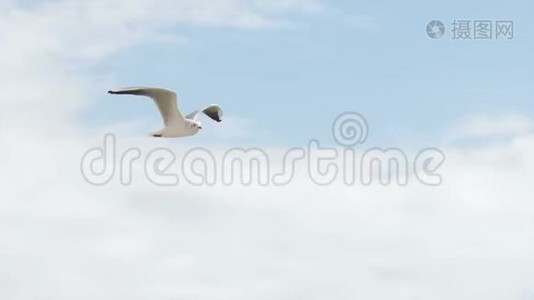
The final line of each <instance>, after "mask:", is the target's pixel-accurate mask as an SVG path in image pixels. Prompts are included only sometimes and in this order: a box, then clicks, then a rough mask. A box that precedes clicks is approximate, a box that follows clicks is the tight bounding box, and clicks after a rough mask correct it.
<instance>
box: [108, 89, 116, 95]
mask: <svg viewBox="0 0 534 300" xmlns="http://www.w3.org/2000/svg"><path fill="white" fill-rule="evenodd" d="M108 94H116V93H115V92H114V91H111V90H109V91H108Z"/></svg>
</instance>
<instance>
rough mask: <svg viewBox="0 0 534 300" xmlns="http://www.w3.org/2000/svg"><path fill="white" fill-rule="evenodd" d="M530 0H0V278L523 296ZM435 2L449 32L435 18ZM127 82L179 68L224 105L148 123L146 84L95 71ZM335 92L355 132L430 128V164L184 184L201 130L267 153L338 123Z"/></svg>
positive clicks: (187, 84)
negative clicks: (506, 34) (393, 173)
mask: <svg viewBox="0 0 534 300" xmlns="http://www.w3.org/2000/svg"><path fill="white" fill-rule="evenodd" d="M488 3H489V1H488ZM533 8H534V3H533V2H532V1H506V2H505V1H492V2H491V4H486V3H485V2H483V1H469V2H462V1H447V2H445V1H443V2H423V1H421V2H410V3H406V2H403V3H400V2H398V3H397V1H389V3H388V2H385V1H367V2H364V1H331V2H326V1H321V0H92V1H76V0H54V1H48V2H47V1H42V2H37V1H33V0H30V1H26V0H24V1H18V0H3V1H0V54H1V55H0V70H2V72H0V83H1V84H2V86H1V88H0V99H1V101H0V181H2V182H3V183H4V184H3V185H2V188H1V189H0V236H1V237H2V239H0V266H2V268H1V269H0V298H1V299H10V300H11V299H13V300H19V299H20V300H24V299H57V300H63V299H66V300H70V299H91V300H92V299H128V300H132V299H133V300H136V299H210V300H213V299H216V300H217V299H221V300H226V299H236V300H241V299H247V300H248V299H266V300H267V299H307V300H315V299H318V300H323V299H336V300H337V299H378V300H381V299H431V300H433V299H460V300H461V299H469V300H472V299H484V300H497V299H498V300H500V299H514V300H515V299H517V300H525V299H534V297H533V295H534V290H533V287H534V282H533V279H534V267H533V266H534V240H533V239H532V230H531V229H532V228H534V217H533V216H534V190H533V189H532V187H531V186H532V178H534V156H533V155H532V152H533V149H534V118H532V113H533V104H532V99H533V97H532V96H533V95H534V91H533V87H532V82H533V79H534V74H533V72H534V68H533V67H534V58H533V54H534V48H533V47H534V41H533V36H534V34H533V33H534V32H532V31H531V30H532V29H533V28H534V26H533V25H534V20H533V18H532V16H533V13H534V9H533ZM432 19H440V20H442V21H443V22H444V23H445V25H446V26H447V35H446V36H445V37H444V38H443V39H441V40H431V39H429V38H428V37H427V36H426V34H425V27H426V24H427V22H428V21H430V20H432ZM454 19H468V20H477V19H489V20H513V21H514V22H515V32H514V33H515V38H514V39H513V40H510V41H502V40H501V41H496V40H490V41H455V40H451V39H450V29H451V28H450V25H451V23H452V21H453V20H454ZM275 25H278V26H275ZM154 40H158V42H154ZM137 84H143V85H157V86H164V87H168V88H172V89H176V90H177V91H178V92H179V93H180V95H181V98H182V101H181V102H182V103H181V107H182V111H183V112H184V113H187V112H189V111H191V110H193V109H196V108H197V107H199V106H202V105H205V104H207V103H212V102H217V103H219V104H221V105H222V106H223V108H224V110H225V116H226V120H225V121H224V122H223V123H220V124H219V123H216V122H211V121H210V120H209V119H207V118H206V119H205V120H204V128H205V129H203V132H202V133H201V134H198V135H196V136H194V137H191V138H184V139H153V138H150V137H148V136H147V134H148V133H149V132H152V131H155V130H157V129H159V128H161V126H162V124H161V121H160V118H159V116H158V113H157V110H156V108H155V105H154V104H153V103H151V101H149V100H147V99H143V98H141V97H133V96H132V97H129V96H124V97H118V96H117V97H112V96H110V95H108V94H107V93H106V91H107V90H108V89H112V88H116V87H120V86H126V85H137ZM347 110H350V111H358V112H360V113H361V114H363V115H364V116H366V117H367V119H368V121H369V124H370V126H371V131H370V138H371V139H370V140H369V141H368V143H367V144H366V146H367V147H366V148H371V147H372V146H373V145H379V146H386V147H387V146H396V145H402V147H400V148H401V149H402V150H404V152H405V153H406V154H407V155H408V157H409V160H410V161H412V158H414V156H415V154H416V153H417V152H418V150H419V148H420V147H426V146H433V145H434V144H437V145H438V146H439V149H440V150H442V152H443V153H444V154H445V155H446V161H445V163H444V164H443V165H442V167H440V169H439V174H440V175H441V176H442V179H443V181H442V184H441V185H439V186H427V185H424V184H423V183H422V182H419V181H418V180H416V178H414V177H413V176H412V174H411V173H412V172H411V171H410V183H409V184H408V185H407V186H402V187H400V186H396V185H390V186H383V185H380V184H378V183H377V184H376V185H371V186H364V185H363V184H356V185H348V184H344V182H342V180H341V177H338V179H339V180H337V181H336V182H334V183H333V184H332V185H328V186H319V185H317V184H316V183H315V182H314V181H313V180H311V179H310V176H309V175H310V171H311V167H310V164H309V162H307V160H306V159H304V160H302V161H299V162H300V164H298V165H297V166H296V168H295V177H294V178H293V180H292V182H291V183H290V184H289V185H287V186H275V185H270V186H262V185H260V184H252V185H250V186H247V185H243V184H239V183H238V182H235V184H233V185H231V186H226V185H225V184H223V182H220V183H219V184H216V185H215V186H196V185H195V186H193V185H191V184H187V182H186V180H185V176H182V172H180V170H181V169H183V166H184V165H185V163H184V161H186V160H185V158H184V157H185V155H186V154H185V153H186V152H188V151H190V150H192V149H193V148H194V147H199V146H200V147H204V148H206V149H209V150H210V152H211V153H213V155H214V156H216V157H217V159H218V160H220V159H223V160H224V157H225V156H226V154H227V153H228V152H227V151H226V150H228V149H230V148H233V147H240V146H243V147H247V146H249V145H254V146H258V147H261V149H263V150H265V151H266V152H267V153H268V154H269V156H270V157H272V160H271V162H272V165H271V166H270V167H269V169H268V170H269V171H272V172H270V173H272V174H275V173H277V172H278V171H279V170H282V167H283V166H282V161H281V160H278V159H277V158H278V157H279V154H281V153H283V152H284V151H283V150H286V149H287V148H285V147H279V146H292V147H295V146H296V147H302V146H305V145H306V143H307V141H308V140H309V139H310V138H316V139H319V140H320V141H321V142H322V143H323V144H326V143H331V144H333V141H332V137H331V133H330V130H331V128H330V126H331V122H332V120H333V119H334V118H335V117H336V116H337V115H338V114H340V113H342V112H344V111H347ZM107 132H111V133H114V134H115V136H116V140H117V147H116V150H117V153H116V154H117V158H118V157H119V156H122V157H125V154H126V153H130V154H132V152H129V150H134V149H138V150H139V151H141V154H142V155H141V157H140V158H139V159H136V160H133V161H131V164H130V163H129V161H127V160H122V159H121V160H118V159H117V160H114V159H113V158H109V159H110V160H108V159H107V158H106V157H100V156H99V153H98V149H102V147H104V144H103V142H104V134H105V133H107ZM240 133H241V134H240ZM214 138H215V139H214ZM494 139H495V140H498V142H496V143H493V141H494ZM488 140H489V141H490V142H488ZM214 141H215V143H214ZM459 141H460V142H459ZM161 148H163V149H161ZM414 148H417V149H415V150H416V151H413V150H414ZM165 149H167V150H169V151H171V152H172V153H176V155H177V159H176V160H175V162H174V164H173V165H172V166H171V167H170V168H169V169H165V170H167V171H170V172H171V173H175V172H176V173H177V174H176V175H179V176H180V183H179V184H178V185H176V186H160V185H158V184H155V182H154V181H153V180H152V176H150V174H151V173H149V171H150V170H147V167H148V168H150V167H153V168H154V171H155V173H158V174H159V173H160V172H158V171H161V172H163V171H164V170H163V169H162V168H160V167H163V166H162V165H161V164H160V163H161V162H162V160H161V159H164V157H161V159H160V157H157V156H154V155H153V154H154V152H155V151H156V150H165ZM102 150H104V149H102ZM108 150H110V151H112V150H111V149H108ZM280 150H282V151H280ZM95 151H96V152H95ZM308 152H309V153H308V157H311V156H312V155H311V154H313V153H311V152H310V151H308ZM87 153H93V154H95V153H96V158H95V160H90V161H89V163H90V165H86V164H84V160H85V159H84V158H85V157H87V156H85V154H87ZM106 153H107V151H106ZM271 154H272V155H271ZM123 155H124V156H123ZM149 158H150V159H149ZM152 158H153V159H152ZM198 158H201V156H199V157H198ZM100 159H101V164H100V163H99V161H100ZM339 160H341V158H340V159H339ZM93 162H96V163H95V166H93V164H92V163H93ZM426 162H428V161H426ZM349 163H350V161H349ZM356 165H358V164H357V163H356ZM99 166H102V168H103V169H104V170H106V171H110V170H111V171H112V173H113V174H112V175H114V176H112V177H113V178H112V180H111V181H110V182H109V184H107V185H104V186H98V187H97V186H94V185H92V183H91V182H90V181H88V180H87V178H86V177H85V176H84V174H85V172H84V171H92V172H96V173H98V174H96V173H95V175H99V174H101V173H100V172H98V171H99V170H98V167H99ZM335 166H339V169H338V170H342V167H343V166H342V165H341V164H336V165H335ZM84 167H89V168H90V169H92V170H88V169H85V168H84ZM93 167H96V168H95V169H93ZM108 167H109V168H110V169H108ZM430 167H431V166H430ZM271 169H272V170H271ZM410 169H411V168H410ZM413 169H414V173H417V172H416V166H414V168H413ZM343 170H344V169H343ZM362 170H363V168H362ZM122 171H125V172H128V171H130V172H131V173H132V182H131V184H129V185H124V184H122V182H121V180H122V179H123V178H122V175H123V173H122ZM223 172H224V167H219V165H216V166H215V168H214V169H210V171H209V173H210V175H211V174H215V175H217V174H218V173H221V174H219V175H222V173H223ZM104 175H105V174H104ZM160 175H161V174H160ZM163 175H164V174H163ZM219 177H222V176H219ZM58 287H61V288H58Z"/></svg>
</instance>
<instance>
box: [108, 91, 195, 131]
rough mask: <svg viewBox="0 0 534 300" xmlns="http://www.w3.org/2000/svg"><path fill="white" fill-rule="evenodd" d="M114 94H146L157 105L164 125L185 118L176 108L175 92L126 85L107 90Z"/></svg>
mask: <svg viewBox="0 0 534 300" xmlns="http://www.w3.org/2000/svg"><path fill="white" fill-rule="evenodd" d="M108 93H109V94H114V95H138V96H147V97H150V98H152V99H153V100H154V102H155V103H156V105H157V106H158V109H159V112H160V114H161V117H162V118H163V123H164V124H165V126H171V125H178V124H182V123H183V122H184V121H185V119H184V117H183V116H182V114H181V113H180V111H179V110H178V96H177V95H176V93H175V92H173V91H171V90H167V89H162V88H155V87H143V86H137V87H127V88H121V89H118V90H112V91H108Z"/></svg>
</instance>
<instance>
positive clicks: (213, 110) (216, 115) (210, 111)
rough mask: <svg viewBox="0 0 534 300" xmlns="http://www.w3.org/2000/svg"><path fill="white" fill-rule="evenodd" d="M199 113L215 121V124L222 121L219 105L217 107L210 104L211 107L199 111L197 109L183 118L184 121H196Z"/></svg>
mask: <svg viewBox="0 0 534 300" xmlns="http://www.w3.org/2000/svg"><path fill="white" fill-rule="evenodd" d="M201 112H203V113H205V114H206V116H208V117H210V118H212V119H213V120H215V121H217V122H220V121H222V120H221V118H222V115H223V111H222V109H221V108H220V107H219V105H217V104H211V105H208V106H207V107H204V108H201V109H197V110H195V111H194V112H192V113H190V114H188V115H187V116H185V118H186V119H192V120H196V119H197V118H198V115H199V114H200V113H201Z"/></svg>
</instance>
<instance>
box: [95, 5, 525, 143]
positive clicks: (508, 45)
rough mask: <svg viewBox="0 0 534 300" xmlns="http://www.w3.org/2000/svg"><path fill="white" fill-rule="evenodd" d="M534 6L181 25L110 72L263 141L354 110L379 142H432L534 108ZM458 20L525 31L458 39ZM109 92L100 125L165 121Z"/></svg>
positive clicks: (374, 8)
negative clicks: (438, 24) (473, 122)
mask: <svg viewBox="0 0 534 300" xmlns="http://www.w3.org/2000/svg"><path fill="white" fill-rule="evenodd" d="M532 11H533V4H532V2H530V1H512V2H509V1H497V2H492V3H491V5H487V4H485V2H484V1H469V2H463V1H447V2H442V3H439V2H438V3H432V5H428V3H424V2H415V1H412V2H410V3H396V2H389V3H387V2H384V1H381V2H376V1H363V2H362V1H358V2H357V3H354V2H353V1H336V2H330V3H328V4H326V6H325V7H324V8H323V9H322V10H321V11H317V12H313V13H309V14H295V15H294V16H291V17H289V19H290V20H291V22H289V23H288V24H284V25H283V26H280V27H278V28H263V29H254V30H252V29H235V28H220V27H217V28H215V27H210V26H201V25H191V26H189V25H183V24H182V25H177V26H175V27H173V28H172V30H171V34H172V35H175V36H176V37H177V38H179V40H180V41H181V42H169V43H166V42H161V43H152V44H143V45H139V46H136V47H134V48H133V49H129V50H128V51H126V52H124V53H118V55H115V56H113V57H111V58H110V59H109V60H106V61H105V62H104V63H102V64H100V65H99V68H102V71H104V72H110V73H113V74H114V75H115V76H116V81H117V82H118V83H119V84H121V85H138V84H141V85H156V86H164V87H168V88H172V89H176V90H177V91H178V92H179V94H180V96H181V107H182V110H183V111H184V112H188V111H191V110H193V109H194V108H196V107H198V106H201V105H203V104H205V103H211V102H216V103H219V104H221V105H222V106H223V108H224V110H225V113H226V115H228V116H230V117H239V118H240V119H248V120H249V121H250V123H246V124H248V126H250V128H248V130H249V131H250V132H258V133H261V134H252V135H249V136H248V137H247V139H246V140H247V141H248V142H252V143H265V142H266V140H268V141H269V142H270V143H273V144H283V145H291V144H294V143H302V142H305V141H306V140H308V139H309V138H311V137H315V138H318V139H320V140H323V141H325V142H328V141H331V138H330V127H329V126H330V122H331V121H332V120H333V119H334V118H335V116H336V115H337V114H339V113H341V112H344V111H358V112H360V113H362V114H363V115H365V117H366V118H367V119H368V121H369V123H370V126H371V135H370V136H371V140H370V141H372V142H374V143H378V144H391V145H395V144H398V143H403V141H402V140H403V139H404V137H406V136H409V137H418V138H420V139H424V140H428V141H429V142H432V139H433V136H435V135H440V134H443V131H444V130H445V129H446V128H448V127H449V126H451V124H452V123H454V122H456V121H457V120H458V119H460V118H462V117H465V116H466V115H470V114H476V113H487V114H492V113H502V112H512V113H515V112H519V113H524V114H530V113H532V111H533V108H534V105H533V104H532V98H533V97H532V96H533V95H534V89H533V85H532V82H533V79H534V74H533V73H534V71H533V70H534V58H533V55H532V54H533V53H534V49H533V47H534V39H533V37H532V36H533V35H532V34H531V32H529V31H530V30H532V28H534V20H533V19H532ZM284 17H285V18H288V17H287V16H284ZM432 19H438V20H442V21H443V23H445V25H446V35H445V37H443V38H442V39H440V40H432V39H429V38H428V37H427V36H426V34H425V26H426V24H427V23H428V21H429V20H432ZM457 19H468V20H513V21H514V25H515V28H514V35H515V37H514V39H513V40H495V39H493V40H478V41H474V40H466V41H462V40H452V39H451V34H452V33H451V29H452V28H451V27H452V25H451V23H452V22H453V20H457ZM113 87H114V86H111V87H110V88H113ZM99 100H100V101H101V102H102V104H103V108H102V107H100V108H99V109H98V111H94V112H91V113H90V114H89V118H90V119H92V121H93V122H96V123H100V124H108V123H110V122H116V121H117V120H125V121H128V120H132V119H143V118H150V119H149V120H156V121H159V120H157V117H158V116H157V113H156V111H155V109H153V107H150V106H151V105H152V104H151V103H145V102H140V101H133V100H132V99H120V100H117V99H113V100H111V99H109V97H107V95H105V94H104V93H103V94H102V99H99ZM151 124H152V123H151ZM155 124H157V123H155ZM266 131H268V132H270V133H271V134H269V133H268V132H266Z"/></svg>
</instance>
